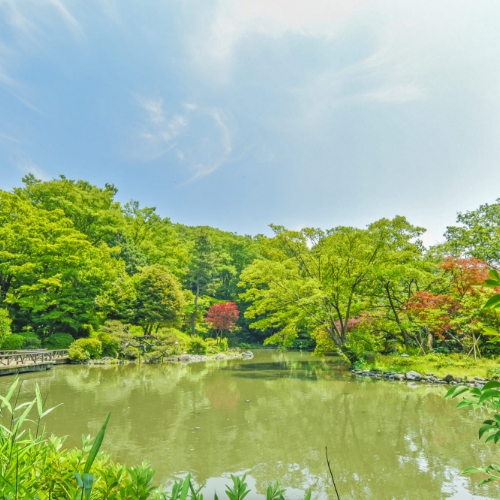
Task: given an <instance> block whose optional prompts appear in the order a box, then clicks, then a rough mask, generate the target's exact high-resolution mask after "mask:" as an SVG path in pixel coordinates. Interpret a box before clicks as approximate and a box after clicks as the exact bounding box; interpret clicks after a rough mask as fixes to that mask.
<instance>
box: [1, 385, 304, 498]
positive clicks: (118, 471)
mask: <svg viewBox="0 0 500 500" xmlns="http://www.w3.org/2000/svg"><path fill="white" fill-rule="evenodd" d="M19 392H20V384H19V389H18V380H17V379H16V380H15V381H14V383H13V384H12V385H11V387H10V389H9V390H8V391H7V394H5V395H3V396H1V400H2V404H1V407H0V497H1V498H3V499H5V500H14V499H18V498H19V499H21V498H23V499H26V500H46V499H47V500H49V499H56V498H57V499H60V500H83V499H86V500H104V499H107V500H120V499H121V500H124V499H130V500H187V498H188V496H189V498H190V499H192V500H203V494H202V493H201V489H202V487H203V486H202V487H195V485H194V483H193V481H192V480H191V476H190V475H189V474H188V475H187V477H186V478H184V479H183V480H180V481H176V482H175V483H174V484H173V486H172V488H171V490H170V491H169V492H164V491H162V489H161V488H160V487H159V486H155V485H154V484H153V479H154V475H155V471H154V470H153V469H152V468H151V467H150V465H149V464H148V463H146V462H143V463H142V464H141V465H137V466H133V467H125V466H123V465H120V464H118V463H115V462H113V461H112V460H111V458H110V457H109V456H108V455H106V454H104V453H99V450H100V447H101V445H102V442H103V440H104V438H105V431H106V427H107V425H108V421H109V418H110V417H109V416H108V418H107V420H106V422H105V423H104V425H103V427H102V429H101V430H100V432H99V433H98V435H97V437H96V438H95V440H91V439H90V437H89V436H87V437H85V436H84V437H83V443H82V448H81V449H77V448H70V449H68V448H65V447H64V441H65V438H59V437H56V436H53V435H52V436H49V435H47V434H46V433H45V431H44V429H43V419H44V418H46V417H47V415H49V414H50V413H51V412H52V410H53V409H54V408H45V407H44V398H43V397H42V394H41V392H40V390H39V387H38V385H37V386H36V389H35V395H34V396H35V397H34V399H33V400H32V401H27V402H26V403H22V404H18V398H19ZM30 424H31V425H30ZM231 479H232V483H233V484H232V485H227V486H226V494H227V495H228V497H229V498H230V499H232V500H242V499H243V498H245V496H247V495H248V493H249V492H250V491H249V490H248V487H247V484H246V483H245V476H243V477H242V478H238V477H235V476H231ZM284 493H285V490H284V489H281V488H280V487H279V485H278V484H277V483H276V484H275V485H274V486H269V488H268V489H267V492H266V500H280V499H283V498H284V497H283V494H284ZM214 498H217V495H214ZM310 498H311V493H308V494H307V495H306V497H305V500H309V499H310Z"/></svg>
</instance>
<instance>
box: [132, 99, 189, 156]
mask: <svg viewBox="0 0 500 500" xmlns="http://www.w3.org/2000/svg"><path fill="white" fill-rule="evenodd" d="M135 98H136V100H137V102H138V103H139V105H140V107H141V109H142V111H143V115H144V116H143V119H142V123H141V124H140V125H138V126H137V127H136V130H135V132H134V136H135V137H133V141H132V147H133V156H134V157H136V158H139V159H141V160H143V161H151V160H154V159H156V158H159V157H161V156H163V155H164V154H165V153H166V152H167V151H169V150H170V149H172V148H174V147H175V146H176V139H177V137H178V136H179V135H180V134H182V133H183V132H184V131H185V129H186V128H187V127H188V124H189V121H188V115H189V113H190V112H189V111H188V112H187V113H186V114H184V115H182V114H173V115H172V116H170V117H167V116H166V113H165V110H164V105H163V100H162V99H151V98H148V97H144V96H140V95H136V96H135Z"/></svg>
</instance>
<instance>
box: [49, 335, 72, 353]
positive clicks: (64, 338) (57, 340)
mask: <svg viewBox="0 0 500 500" xmlns="http://www.w3.org/2000/svg"><path fill="white" fill-rule="evenodd" d="M74 341H75V339H74V338H73V337H72V336H71V335H70V334H69V333H53V334H52V335H50V336H49V337H47V338H46V339H45V341H44V343H43V346H44V347H45V348H47V349H54V350H57V349H68V348H69V346H70V345H71V344H72V343H73V342H74Z"/></svg>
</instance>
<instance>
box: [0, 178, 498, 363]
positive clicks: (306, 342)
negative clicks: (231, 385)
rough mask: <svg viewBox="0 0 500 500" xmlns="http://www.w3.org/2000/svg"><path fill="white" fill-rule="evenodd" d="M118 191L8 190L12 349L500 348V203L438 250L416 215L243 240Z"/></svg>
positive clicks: (4, 243)
mask: <svg viewBox="0 0 500 500" xmlns="http://www.w3.org/2000/svg"><path fill="white" fill-rule="evenodd" d="M116 195H117V188H116V187H115V186H113V185H111V184H106V185H105V186H104V187H98V186H94V185H92V184H90V183H89V182H86V181H83V180H77V181H74V180H69V179H67V178H66V177H64V176H63V175H61V176H60V178H58V179H53V180H50V181H42V180H39V179H37V178H36V177H35V176H34V175H32V174H29V175H27V176H25V177H24V178H23V186H22V187H19V188H15V189H14V190H13V191H12V192H7V191H0V348H2V349H4V350H5V349H21V348H39V347H48V348H53V349H55V348H67V347H69V346H70V345H71V344H72V343H73V341H75V340H76V341H77V344H76V345H75V344H73V346H74V357H75V359H79V358H81V359H85V358H86V357H89V356H91V357H98V356H100V355H102V356H104V355H108V356H116V355H117V353H118V351H121V353H122V354H124V355H127V356H129V357H135V356H137V355H138V354H139V353H140V351H142V353H143V354H147V353H148V351H149V354H150V355H151V356H153V353H154V356H153V357H156V358H158V357H162V356H163V355H168V354H170V353H172V352H174V351H175V350H176V349H177V350H178V351H179V350H186V349H188V350H190V352H204V353H206V352H211V349H212V350H213V352H217V351H218V350H224V349H227V347H228V345H229V346H243V347H250V346H257V345H262V344H265V345H275V346H281V347H285V348H295V349H307V350H315V352H316V353H320V354H321V353H325V352H335V351H338V352H339V353H341V354H342V355H343V356H345V357H347V358H348V359H349V360H350V361H351V362H356V361H357V360H359V359H370V358H373V357H374V356H376V355H377V354H394V353H404V352H407V353H410V354H418V353H422V354H425V353H429V352H434V353H446V354H447V353H465V354H468V355H471V356H472V355H473V356H474V357H478V356H495V355H498V354H500V336H499V334H498V333H497V330H499V329H500V315H499V313H498V310H497V309H494V308H490V309H485V308H484V307H483V306H484V304H485V303H486V302H487V301H488V299H490V298H491V297H493V296H494V295H495V294H496V293H497V292H498V289H497V288H496V287H494V286H489V285H488V284H487V283H486V280H487V277H488V273H489V271H490V270H491V269H496V267H497V266H498V265H499V264H500V237H499V231H500V200H499V201H497V202H496V203H493V204H485V205H482V206H480V207H479V208H477V209H476V210H473V211H470V212H466V213H459V214H458V216H457V220H456V225H454V226H450V227H448V228H447V231H446V233H445V235H444V238H443V243H442V244H439V245H436V246H433V247H430V248H426V247H425V245H424V244H423V243H422V241H421V237H422V235H423V234H424V232H425V229H424V228H422V227H417V226H414V225H412V224H411V223H410V222H409V221H408V220H407V219H406V218H405V217H403V216H396V217H394V218H392V219H386V218H384V219H380V220H378V221H375V222H373V223H371V224H369V225H368V226H367V227H365V228H355V227H346V226H338V227H334V228H332V229H328V230H321V229H316V228H304V229H302V230H300V231H291V230H288V229H286V228H284V227H282V226H276V225H271V226H270V227H271V229H272V232H273V236H271V237H268V236H264V235H256V236H241V235H238V234H235V233H230V232H225V231H221V230H218V229H216V228H212V227H206V226H200V227H189V226H185V225H183V224H179V223H174V222H172V221H171V220H170V219H169V218H168V217H162V216H160V215H159V214H158V213H157V211H156V209H155V208H154V207H149V206H146V205H142V204H141V203H139V202H138V201H134V200H131V201H130V202H128V203H125V204H121V203H120V202H118V201H117V200H116ZM117 338H119V339H120V341H117V340H116V339H117ZM78 342H79V344H78ZM148 346H149V347H148Z"/></svg>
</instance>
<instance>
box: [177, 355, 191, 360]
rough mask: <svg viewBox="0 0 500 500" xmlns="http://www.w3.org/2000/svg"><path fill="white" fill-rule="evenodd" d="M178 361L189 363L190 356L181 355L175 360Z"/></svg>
mask: <svg viewBox="0 0 500 500" xmlns="http://www.w3.org/2000/svg"><path fill="white" fill-rule="evenodd" d="M177 359H178V360H179V361H191V356H190V355H189V354H183V355H182V356H179V357H178V358H177Z"/></svg>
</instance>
